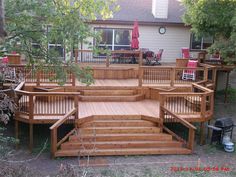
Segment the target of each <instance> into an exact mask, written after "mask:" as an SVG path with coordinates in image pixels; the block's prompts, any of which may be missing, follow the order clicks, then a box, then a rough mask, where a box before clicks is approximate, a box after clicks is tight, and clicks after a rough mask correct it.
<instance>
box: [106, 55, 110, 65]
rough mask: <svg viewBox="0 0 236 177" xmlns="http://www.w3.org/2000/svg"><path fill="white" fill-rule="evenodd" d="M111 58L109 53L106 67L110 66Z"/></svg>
mask: <svg viewBox="0 0 236 177" xmlns="http://www.w3.org/2000/svg"><path fill="white" fill-rule="evenodd" d="M109 58H110V56H109V55H107V56H106V67H107V68H108V67H109V65H110V61H109V60H110V59H109Z"/></svg>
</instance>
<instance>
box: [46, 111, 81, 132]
mask: <svg viewBox="0 0 236 177" xmlns="http://www.w3.org/2000/svg"><path fill="white" fill-rule="evenodd" d="M76 112H77V108H73V109H72V110H70V111H69V112H68V113H67V114H66V115H64V116H63V117H62V118H60V119H59V120H58V121H57V122H56V123H54V124H53V125H52V126H51V127H50V130H53V129H56V128H58V127H59V126H60V125H62V124H63V123H64V122H65V120H66V119H67V118H68V117H69V116H72V115H73V114H74V113H76Z"/></svg>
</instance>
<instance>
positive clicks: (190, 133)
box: [188, 128, 195, 152]
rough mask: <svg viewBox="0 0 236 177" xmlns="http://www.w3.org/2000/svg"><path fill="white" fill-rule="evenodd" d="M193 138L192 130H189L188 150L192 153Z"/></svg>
mask: <svg viewBox="0 0 236 177" xmlns="http://www.w3.org/2000/svg"><path fill="white" fill-rule="evenodd" d="M194 137H195V132H194V129H192V128H190V129H189V134H188V148H189V149H191V151H192V152H193V147H194Z"/></svg>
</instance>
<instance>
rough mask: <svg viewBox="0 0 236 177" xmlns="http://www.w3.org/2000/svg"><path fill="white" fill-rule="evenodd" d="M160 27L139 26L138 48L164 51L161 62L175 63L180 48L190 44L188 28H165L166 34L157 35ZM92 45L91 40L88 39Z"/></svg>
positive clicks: (107, 26) (118, 26)
mask: <svg viewBox="0 0 236 177" xmlns="http://www.w3.org/2000/svg"><path fill="white" fill-rule="evenodd" d="M91 27H92V28H95V27H96V28H97V27H103V28H130V29H132V28H133V26H132V25H102V24H99V25H95V24H94V25H91ZM159 27H160V26H143V25H140V26H139V33H140V37H139V46H140V48H148V49H149V50H152V51H154V52H157V51H158V50H159V49H164V52H163V56H162V62H175V60H176V58H180V57H181V48H182V47H189V44H190V34H191V32H190V28H188V27H184V26H183V27H175V26H165V27H166V33H165V34H159ZM89 41H90V43H91V44H93V42H94V41H93V39H89ZM83 49H88V46H87V45H83Z"/></svg>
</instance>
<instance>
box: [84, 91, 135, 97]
mask: <svg viewBox="0 0 236 177" xmlns="http://www.w3.org/2000/svg"><path fill="white" fill-rule="evenodd" d="M136 93H137V91H136V90H134V89H133V90H82V91H81V94H82V95H84V96H127V95H134V94H136Z"/></svg>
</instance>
